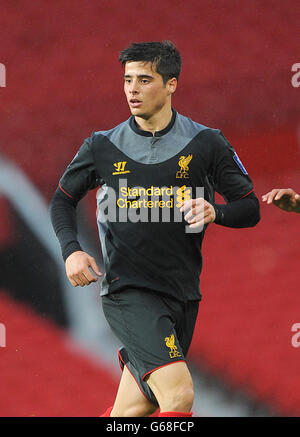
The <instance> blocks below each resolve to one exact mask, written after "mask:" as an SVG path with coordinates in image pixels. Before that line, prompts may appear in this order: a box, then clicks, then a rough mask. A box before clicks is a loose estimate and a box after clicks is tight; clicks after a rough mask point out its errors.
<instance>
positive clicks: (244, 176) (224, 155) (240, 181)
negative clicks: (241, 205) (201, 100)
mask: <svg viewBox="0 0 300 437" xmlns="http://www.w3.org/2000/svg"><path fill="white" fill-rule="evenodd" d="M211 145H212V153H213V157H212V161H213V163H212V179H213V183H214V188H215V190H216V191H217V192H218V193H219V194H221V195H222V196H223V197H224V199H225V200H226V201H228V202H231V201H234V200H238V199H241V198H243V197H245V196H247V195H248V194H250V193H251V192H252V191H253V184H252V181H251V179H250V177H249V175H248V172H247V170H246V169H245V167H244V165H243V164H242V162H241V160H240V159H239V157H238V155H237V153H236V151H235V150H234V148H233V147H232V146H231V144H230V143H229V141H228V140H227V139H226V138H225V136H224V135H223V133H222V132H221V131H218V132H217V133H215V134H214V136H213V140H212V143H211Z"/></svg>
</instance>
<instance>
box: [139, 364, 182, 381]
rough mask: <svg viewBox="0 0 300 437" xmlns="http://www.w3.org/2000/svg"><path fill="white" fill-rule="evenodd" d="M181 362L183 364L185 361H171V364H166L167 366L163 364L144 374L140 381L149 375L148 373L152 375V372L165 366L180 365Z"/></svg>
mask: <svg viewBox="0 0 300 437" xmlns="http://www.w3.org/2000/svg"><path fill="white" fill-rule="evenodd" d="M181 361H183V362H184V363H185V360H177V361H173V362H172V363H167V364H163V365H162V366H159V367H155V369H152V370H149V372H147V373H145V374H144V375H143V376H142V379H144V378H145V377H146V376H147V375H149V373H152V372H154V371H155V370H158V369H161V368H162V367H165V366H169V364H174V363H180V362H181Z"/></svg>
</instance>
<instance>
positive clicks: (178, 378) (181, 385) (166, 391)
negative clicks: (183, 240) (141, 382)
mask: <svg viewBox="0 0 300 437" xmlns="http://www.w3.org/2000/svg"><path fill="white" fill-rule="evenodd" d="M146 381H147V384H148V385H149V386H150V388H151V390H152V391H153V393H154V394H155V396H156V399H157V401H158V403H159V404H160V402H161V401H163V400H164V399H165V398H166V397H169V396H172V394H174V393H180V392H184V391H189V390H190V391H193V380H192V377H191V374H190V371H189V369H188V367H187V365H186V363H185V361H178V362H175V363H172V364H169V365H167V366H164V367H161V368H160V369H157V370H154V371H153V372H152V373H151V374H150V375H149V376H148V377H147V380H146Z"/></svg>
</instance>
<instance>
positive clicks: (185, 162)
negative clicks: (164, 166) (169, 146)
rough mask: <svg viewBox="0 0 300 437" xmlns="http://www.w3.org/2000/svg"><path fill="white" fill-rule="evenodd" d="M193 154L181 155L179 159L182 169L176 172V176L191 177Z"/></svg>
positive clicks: (180, 177)
mask: <svg viewBox="0 0 300 437" xmlns="http://www.w3.org/2000/svg"><path fill="white" fill-rule="evenodd" d="M192 157H193V155H188V156H181V157H180V158H179V161H178V165H179V167H180V170H179V171H178V172H177V173H176V177H177V178H179V179H182V178H183V179H186V178H188V177H189V175H188V171H189V163H190V162H191V159H192Z"/></svg>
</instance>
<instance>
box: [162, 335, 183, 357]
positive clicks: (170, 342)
mask: <svg viewBox="0 0 300 437" xmlns="http://www.w3.org/2000/svg"><path fill="white" fill-rule="evenodd" d="M165 343H166V346H167V347H169V348H170V352H169V356H170V358H176V357H181V354H180V353H179V352H178V350H177V349H178V348H177V346H176V345H175V336H174V334H171V335H170V337H166V338H165Z"/></svg>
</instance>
